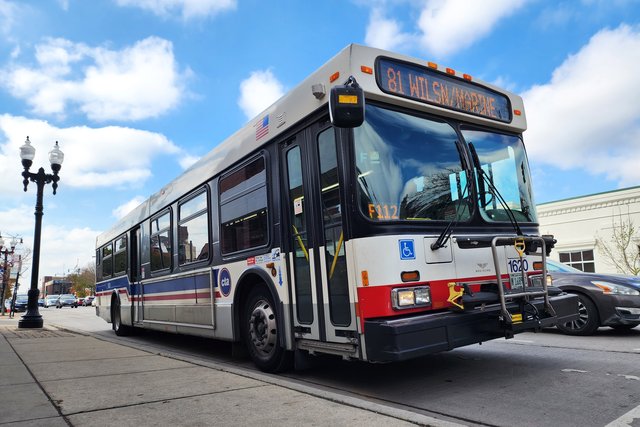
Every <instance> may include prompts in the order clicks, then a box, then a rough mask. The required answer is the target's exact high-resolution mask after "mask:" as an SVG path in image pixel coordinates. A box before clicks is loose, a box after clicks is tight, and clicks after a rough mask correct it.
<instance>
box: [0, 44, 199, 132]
mask: <svg viewBox="0 0 640 427" xmlns="http://www.w3.org/2000/svg"><path fill="white" fill-rule="evenodd" d="M35 59H36V62H37V65H36V66H35V67H26V66H11V67H8V68H5V69H4V70H3V72H2V73H1V74H0V76H1V78H0V83H2V85H4V86H6V87H7V89H8V90H9V92H10V93H11V94H12V95H13V96H15V97H17V98H20V99H22V100H24V101H25V102H26V103H27V104H29V105H30V106H31V108H32V109H33V111H34V112H35V113H38V114H44V115H58V116H64V115H65V114H66V113H67V109H68V108H69V106H70V105H72V106H75V107H77V108H78V109H79V110H80V112H82V113H84V114H86V116H87V117H88V118H89V119H91V120H96V121H105V120H124V121H132V120H140V119H145V118H150V117H157V116H160V115H161V114H163V113H165V112H167V111H168V110H170V109H172V108H174V107H175V106H176V105H178V103H179V102H180V101H181V99H182V97H183V90H184V88H183V86H184V80H185V79H186V78H188V76H189V74H190V72H189V71H188V70H187V71H185V72H181V71H180V70H179V67H178V65H177V63H176V61H175V58H174V55H173V46H172V44H171V42H169V41H167V40H164V39H161V38H158V37H148V38H146V39H144V40H141V41H139V42H137V43H135V44H134V45H133V46H130V47H127V48H124V49H122V50H110V49H107V48H104V47H95V48H94V47H90V46H87V45H85V44H83V43H74V42H71V41H69V40H65V39H49V40H47V42H46V43H44V44H41V45H38V46H36V54H35Z"/></svg>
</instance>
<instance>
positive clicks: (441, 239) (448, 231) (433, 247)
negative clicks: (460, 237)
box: [431, 177, 471, 251]
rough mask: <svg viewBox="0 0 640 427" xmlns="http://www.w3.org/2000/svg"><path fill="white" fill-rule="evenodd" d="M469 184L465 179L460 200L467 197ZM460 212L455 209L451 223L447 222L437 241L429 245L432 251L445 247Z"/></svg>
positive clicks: (469, 181)
mask: <svg viewBox="0 0 640 427" xmlns="http://www.w3.org/2000/svg"><path fill="white" fill-rule="evenodd" d="M470 184H471V180H469V178H468V177H467V183H466V184H465V186H464V189H463V190H462V193H461V194H460V200H464V199H465V197H467V195H468V194H469V185H470ZM461 212H462V210H461V209H457V208H456V215H455V216H454V217H453V218H452V219H451V221H449V223H448V224H447V226H446V227H445V228H444V230H442V233H440V235H439V236H438V239H437V240H436V241H435V242H433V243H432V244H431V250H432V251H435V250H438V249H440V248H444V247H445V244H446V243H447V241H448V240H449V237H451V234H452V233H453V229H454V227H455V226H456V225H458V222H459V221H460V214H461Z"/></svg>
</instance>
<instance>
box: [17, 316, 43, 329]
mask: <svg viewBox="0 0 640 427" xmlns="http://www.w3.org/2000/svg"><path fill="white" fill-rule="evenodd" d="M43 325H44V321H43V320H42V316H41V315H40V314H36V315H29V314H28V313H27V314H25V315H23V316H22V317H21V318H20V320H18V328H19V329H38V328H42V326H43Z"/></svg>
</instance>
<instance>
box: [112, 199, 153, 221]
mask: <svg viewBox="0 0 640 427" xmlns="http://www.w3.org/2000/svg"><path fill="white" fill-rule="evenodd" d="M145 200H147V198H146V197H143V196H136V197H134V198H133V199H131V200H129V201H128V202H126V203H123V204H121V205H120V206H118V207H117V208H115V209H114V210H113V211H111V215H113V216H114V217H115V218H116V219H122V218H124V217H125V215H127V214H128V213H129V212H131V211H132V210H134V209H135V208H137V207H138V206H139V205H140V203H142V202H144V201H145Z"/></svg>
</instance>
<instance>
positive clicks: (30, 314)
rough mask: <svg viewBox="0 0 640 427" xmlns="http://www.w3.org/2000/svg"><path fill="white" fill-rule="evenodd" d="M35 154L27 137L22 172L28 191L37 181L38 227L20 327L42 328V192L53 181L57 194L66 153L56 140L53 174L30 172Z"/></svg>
mask: <svg viewBox="0 0 640 427" xmlns="http://www.w3.org/2000/svg"><path fill="white" fill-rule="evenodd" d="M35 155H36V149H35V148H33V146H32V145H31V141H29V137H27V140H26V141H25V143H24V145H23V146H22V147H20V158H21V159H22V166H23V167H24V171H23V172H22V177H23V178H24V180H23V181H22V183H23V184H24V191H27V185H29V181H31V182H35V184H36V187H37V198H36V211H35V216H36V227H35V230H34V235H33V255H32V256H33V258H32V262H33V263H32V265H31V287H30V288H29V292H28V293H27V295H28V297H29V300H28V302H27V312H26V313H25V314H24V315H23V316H22V318H21V319H20V320H19V321H18V328H42V325H43V321H42V316H41V315H40V312H39V311H38V295H39V294H40V290H39V289H38V273H39V269H40V235H41V232H42V215H43V206H42V193H43V190H44V186H45V184H51V183H52V187H53V194H54V195H55V194H56V189H57V188H58V181H59V180H60V177H59V176H58V172H60V168H61V167H62V161H63V160H64V154H63V153H62V151H60V148H59V147H58V141H56V145H55V146H54V147H53V150H51V151H50V152H49V162H50V163H51V170H53V174H46V173H45V172H44V168H40V169H38V173H32V172H29V168H30V167H31V165H32V164H33V158H34V157H35Z"/></svg>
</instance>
